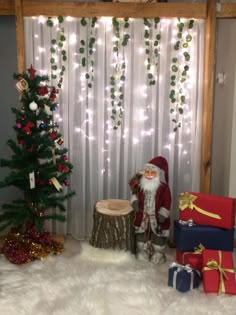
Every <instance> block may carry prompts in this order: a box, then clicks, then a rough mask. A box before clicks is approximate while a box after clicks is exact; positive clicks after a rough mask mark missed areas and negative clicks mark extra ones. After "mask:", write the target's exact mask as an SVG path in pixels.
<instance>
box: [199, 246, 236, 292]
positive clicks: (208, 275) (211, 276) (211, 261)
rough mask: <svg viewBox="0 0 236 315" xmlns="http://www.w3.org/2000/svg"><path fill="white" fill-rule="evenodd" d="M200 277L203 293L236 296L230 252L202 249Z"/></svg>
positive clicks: (235, 283)
mask: <svg viewBox="0 0 236 315" xmlns="http://www.w3.org/2000/svg"><path fill="white" fill-rule="evenodd" d="M202 263H203V268H202V277H203V288H204V291H205V292H208V293H211V292H216V293H227V294H236V282H235V274H234V264H233V255H232V252H226V251H220V250H218V251H217V250H211V249H204V250H203V251H202Z"/></svg>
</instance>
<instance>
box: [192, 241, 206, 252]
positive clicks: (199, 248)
mask: <svg viewBox="0 0 236 315" xmlns="http://www.w3.org/2000/svg"><path fill="white" fill-rule="evenodd" d="M203 249H205V247H204V246H203V245H202V244H201V243H200V244H199V245H198V247H194V252H193V253H194V254H202V251H203Z"/></svg>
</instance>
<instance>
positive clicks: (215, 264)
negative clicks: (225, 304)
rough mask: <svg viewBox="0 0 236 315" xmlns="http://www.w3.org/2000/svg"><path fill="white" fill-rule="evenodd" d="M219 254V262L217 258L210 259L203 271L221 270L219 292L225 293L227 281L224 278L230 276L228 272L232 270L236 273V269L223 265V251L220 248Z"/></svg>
mask: <svg viewBox="0 0 236 315" xmlns="http://www.w3.org/2000/svg"><path fill="white" fill-rule="evenodd" d="M218 254H219V263H218V262H217V261H216V260H215V259H209V260H208V262H207V263H206V266H205V267H203V269H202V270H203V271H208V270H219V272H220V284H219V290H218V293H219V294H221V293H225V283H224V279H228V276H227V274H226V272H231V273H234V269H229V268H223V267H222V266H221V263H222V252H221V251H220V250H218Z"/></svg>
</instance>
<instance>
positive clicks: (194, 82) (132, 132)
mask: <svg viewBox="0 0 236 315" xmlns="http://www.w3.org/2000/svg"><path fill="white" fill-rule="evenodd" d="M63 27H64V30H65V36H66V51H67V57H68V58H67V61H66V64H65V67H66V71H65V74H64V83H63V88H62V90H61V92H60V101H59V104H60V108H59V112H57V114H58V113H59V115H60V117H59V119H58V121H59V124H60V131H61V132H62V134H63V137H64V145H65V147H67V148H68V150H69V159H70V161H71V163H72V164H73V165H74V170H73V174H72V176H71V178H70V183H71V186H70V188H71V189H73V190H75V191H76V196H75V197H74V198H73V199H72V200H70V201H69V202H68V207H67V209H68V210H67V222H66V223H65V224H64V225H63V226H62V225H61V224H60V225H56V227H54V229H56V232H64V233H69V234H72V235H73V236H75V237H76V238H78V239H85V238H89V236H90V235H91V229H92V215H93V209H94V203H95V202H96V201H97V200H100V199H107V198H122V199H129V197H130V190H129V186H128V181H129V179H130V178H131V177H132V175H133V174H135V172H136V171H138V170H140V169H142V167H143V165H144V164H145V163H146V162H148V161H149V160H150V159H152V158H153V157H155V156H157V155H162V156H164V157H165V158H166V159H167V160H168V163H169V177H170V179H169V185H170V189H171V192H172V199H173V205H172V219H173V218H176V217H177V216H178V206H177V203H178V195H179V193H180V192H181V191H184V190H189V191H199V182H200V145H201V116H202V113H201V112H202V110H201V108H202V77H203V56H204V29H205V28H204V22H203V21H199V20H198V21H195V23H194V27H193V29H192V30H191V36H192V38H193V40H192V42H191V45H190V48H189V53H190V55H191V59H190V61H189V65H190V70H189V74H188V81H187V92H186V93H187V94H186V98H187V102H186V106H185V112H184V114H183V115H181V119H182V127H181V128H178V130H177V132H173V128H174V124H173V122H172V119H173V115H171V114H170V104H171V103H170V98H169V95H170V91H171V86H170V81H171V78H170V77H171V71H170V68H171V60H172V58H173V56H174V55H175V54H176V51H175V49H174V44H173V38H174V37H175V38H176V32H177V31H176V19H170V20H167V19H161V22H160V23H159V26H158V27H159V31H160V33H161V40H160V57H159V69H158V74H157V84H156V85H153V86H149V85H148V82H147V73H146V66H145V60H146V56H145V39H144V32H145V28H144V23H143V19H137V20H132V21H130V28H129V32H130V35H131V40H130V41H129V43H128V45H127V46H126V47H125V48H123V50H122V56H123V58H124V59H125V62H126V69H125V76H126V80H125V82H124V102H123V108H124V112H123V114H124V115H123V122H122V125H121V127H119V128H118V129H117V130H113V128H112V126H111V124H112V121H111V118H110V116H111V99H110V91H109V84H110V76H111V75H112V73H113V70H114V67H113V66H112V63H113V62H114V54H113V50H112V49H113V48H112V47H113V44H114V42H113V37H114V34H113V31H112V25H111V19H103V18H101V19H98V21H97V24H96V28H95V29H96V30H95V36H96V43H95V46H94V47H95V49H96V51H95V52H94V54H93V58H94V81H93V87H92V88H90V89H89V88H87V84H86V80H83V75H84V72H85V70H84V68H83V67H82V65H81V59H80V55H79V54H80V53H79V48H80V47H81V45H80V41H81V39H85V38H88V36H89V29H88V28H86V27H82V26H81V19H80V18H78V19H75V18H74V19H71V18H70V19H69V18H68V19H65V22H64V26H63ZM53 32H54V33H55V29H54V28H49V27H47V26H46V24H45V20H44V19H43V18H42V17H41V18H25V39H26V40H25V48H26V64H27V66H30V64H32V65H33V66H34V68H35V69H36V70H37V71H38V73H39V74H49V75H50V41H51V39H52V38H53V36H54V35H55V34H54V33H53ZM55 118H56V119H57V116H56V115H55Z"/></svg>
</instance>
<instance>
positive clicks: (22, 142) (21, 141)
mask: <svg viewBox="0 0 236 315" xmlns="http://www.w3.org/2000/svg"><path fill="white" fill-rule="evenodd" d="M17 143H18V144H24V143H25V141H24V139H19V140H18V142H17Z"/></svg>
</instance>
